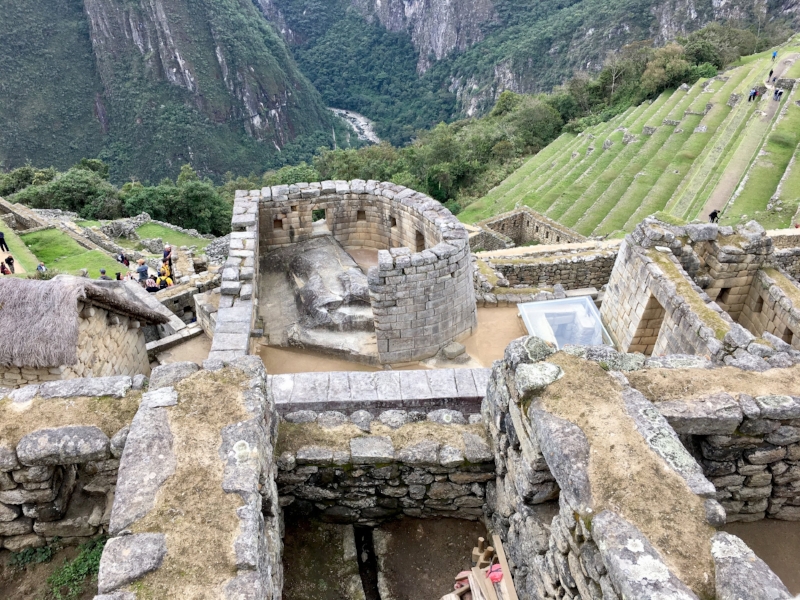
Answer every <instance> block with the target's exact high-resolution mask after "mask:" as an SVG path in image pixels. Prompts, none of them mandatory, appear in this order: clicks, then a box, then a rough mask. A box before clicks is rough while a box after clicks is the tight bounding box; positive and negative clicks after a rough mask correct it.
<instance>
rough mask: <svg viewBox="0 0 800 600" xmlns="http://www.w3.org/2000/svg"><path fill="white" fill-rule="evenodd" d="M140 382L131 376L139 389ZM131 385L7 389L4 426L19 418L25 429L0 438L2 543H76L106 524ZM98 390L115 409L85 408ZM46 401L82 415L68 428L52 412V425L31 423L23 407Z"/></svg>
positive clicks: (94, 382)
mask: <svg viewBox="0 0 800 600" xmlns="http://www.w3.org/2000/svg"><path fill="white" fill-rule="evenodd" d="M143 380H144V377H143V376H142V377H140V378H137V386H138V387H141V384H142V381H143ZM132 385H133V382H132V380H131V378H130V377H107V378H95V379H72V380H70V381H57V382H50V383H45V384H42V385H41V386H28V387H24V388H20V389H18V390H16V391H14V392H11V393H10V394H9V395H8V397H9V401H10V404H8V405H6V408H5V414H4V415H3V420H4V421H5V425H6V426H8V425H10V424H11V421H12V420H13V419H18V420H19V427H20V428H21V429H22V430H23V432H25V433H24V435H22V436H21V437H19V439H17V438H16V437H14V438H12V437H10V434H8V435H4V436H3V437H0V546H2V547H4V548H6V549H7V550H10V551H12V552H20V551H22V550H25V549H27V548H39V547H42V546H44V545H46V544H47V543H50V542H52V541H53V540H54V539H55V538H60V539H61V540H62V543H66V544H68V545H72V544H79V543H81V542H83V541H86V540H88V539H90V538H93V537H95V536H97V535H99V534H101V533H103V532H106V531H107V530H108V523H109V519H110V515H111V506H112V503H113V501H114V490H115V486H116V482H117V470H118V468H119V458H120V456H121V454H122V451H123V448H124V446H125V441H126V438H127V434H128V424H129V422H130V421H129V419H130V417H132V415H133V412H134V411H135V410H136V408H135V407H136V404H137V403H138V402H137V399H136V398H133V399H131V398H130V397H129V398H128V399H125V397H126V395H129V394H135V391H134V392H132V391H131V387H132ZM2 395H3V394H2V393H0V396H2ZM98 396H102V397H103V398H104V402H105V403H107V404H108V406H109V412H110V413H113V415H112V414H109V415H101V414H97V413H96V412H95V413H92V411H91V410H90V411H88V412H86V411H84V409H86V408H87V407H88V405H87V402H88V403H91V402H95V403H96V402H97V399H96V397H98ZM87 398H88V400H87ZM62 399H68V401H66V402H59V401H60V400H62ZM46 405H57V406H58V408H57V410H59V411H61V410H63V411H65V412H67V413H69V412H72V413H73V414H75V415H78V414H79V415H80V416H76V417H73V419H76V420H73V422H72V424H70V425H66V426H62V425H57V422H58V420H59V419H53V417H50V420H51V421H53V426H50V427H47V426H42V424H41V423H39V424H36V423H32V422H30V418H29V416H28V415H29V414H30V413H29V412H28V411H31V412H38V411H39V410H40V409H42V408H44V407H45V406H46ZM112 407H113V408H112ZM126 415H127V416H126ZM60 420H61V421H62V422H63V421H64V419H60ZM66 420H67V422H69V419H66ZM37 425H38V426H37ZM101 427H102V429H101Z"/></svg>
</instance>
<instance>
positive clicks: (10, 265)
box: [5, 254, 16, 273]
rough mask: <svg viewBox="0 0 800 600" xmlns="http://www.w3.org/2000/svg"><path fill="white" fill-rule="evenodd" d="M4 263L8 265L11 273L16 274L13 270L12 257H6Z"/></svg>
mask: <svg viewBox="0 0 800 600" xmlns="http://www.w3.org/2000/svg"><path fill="white" fill-rule="evenodd" d="M5 263H6V264H7V265H8V268H9V270H10V271H11V272H12V273H16V271H15V269H14V257H13V256H11V255H10V254H9V255H8V256H6V260H5Z"/></svg>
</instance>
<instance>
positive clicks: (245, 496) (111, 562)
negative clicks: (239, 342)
mask: <svg viewBox="0 0 800 600" xmlns="http://www.w3.org/2000/svg"><path fill="white" fill-rule="evenodd" d="M205 366H206V369H204V370H202V371H199V372H198V366H197V365H196V364H194V363H174V364H171V365H164V366H162V367H159V368H157V369H154V371H153V376H152V377H151V380H150V387H149V390H148V392H147V393H146V394H144V396H143V397H142V402H141V405H140V406H139V410H138V411H137V412H136V416H135V417H134V419H133V422H132V423H131V426H130V432H129V434H128V439H127V443H126V445H125V450H124V452H123V453H122V457H121V460H120V467H119V478H118V482H117V492H116V497H115V499H114V506H113V509H112V511H111V519H110V523H109V533H110V534H111V536H112V537H111V539H110V540H109V541H108V543H107V544H106V546H105V549H104V550H103V555H102V558H101V560H100V571H99V574H98V591H99V593H100V594H101V595H100V596H97V598H98V599H105V598H108V597H109V595H110V596H111V597H121V598H127V597H129V596H136V595H139V594H145V595H146V594H149V595H152V596H153V597H158V598H191V597H201V596H204V597H214V598H225V599H230V600H240V599H241V598H254V599H263V600H267V599H272V598H280V594H281V589H282V587H283V568H282V562H281V553H282V541H281V533H280V530H281V526H280V519H281V514H280V506H279V504H278V494H277V488H276V486H275V481H274V476H275V472H274V469H275V467H274V459H273V454H272V448H273V443H274V439H275V436H276V433H277V416H276V415H275V412H274V406H273V404H272V401H271V397H270V394H269V390H268V389H267V388H266V385H265V384H266V372H265V371H264V366H263V364H262V363H261V361H260V359H258V357H242V358H239V359H236V360H234V361H233V362H231V363H228V364H227V365H225V364H224V363H223V362H222V361H220V360H213V359H212V360H208V361H206V362H205ZM220 399H224V401H225V413H224V415H220V414H217V412H216V411H217V410H218V409H219V406H218V405H217V406H215V404H216V403H217V402H219V401H220ZM176 481H177V482H185V483H187V484H188V485H191V486H192V487H193V489H192V490H191V493H190V494H187V490H186V488H185V487H184V486H183V485H181V484H180V483H178V484H176V483H175V482H176ZM193 498H194V500H193ZM191 502H199V504H197V503H196V504H195V505H194V508H193V510H191V511H190V510H188V504H189V503H191ZM176 573H181V574H183V576H182V577H176V575H175V574H176ZM134 589H135V590H136V592H133V590H134Z"/></svg>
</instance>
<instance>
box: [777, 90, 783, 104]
mask: <svg viewBox="0 0 800 600" xmlns="http://www.w3.org/2000/svg"><path fill="white" fill-rule="evenodd" d="M781 98H783V90H778V102H780V101H781Z"/></svg>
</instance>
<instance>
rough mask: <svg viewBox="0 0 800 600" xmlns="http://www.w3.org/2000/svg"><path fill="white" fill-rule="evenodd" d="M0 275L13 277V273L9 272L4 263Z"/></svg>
mask: <svg viewBox="0 0 800 600" xmlns="http://www.w3.org/2000/svg"><path fill="white" fill-rule="evenodd" d="M0 275H11V271H9V270H8V267H7V266H6V263H4V262H0Z"/></svg>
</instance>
